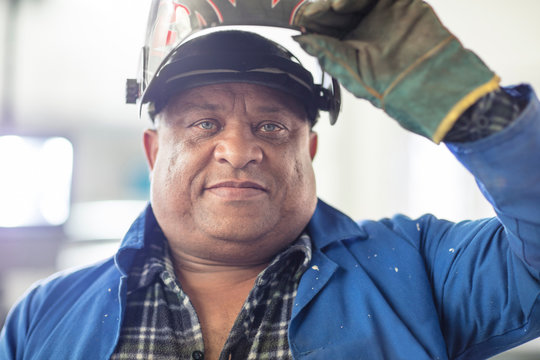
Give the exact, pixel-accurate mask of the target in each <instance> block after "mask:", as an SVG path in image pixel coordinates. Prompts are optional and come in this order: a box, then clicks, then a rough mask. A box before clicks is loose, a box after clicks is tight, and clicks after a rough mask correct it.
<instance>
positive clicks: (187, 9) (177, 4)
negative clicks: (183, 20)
mask: <svg viewBox="0 0 540 360" xmlns="http://www.w3.org/2000/svg"><path fill="white" fill-rule="evenodd" d="M173 5H174V10H175V12H176V9H178V8H182V9H184V11H185V12H186V13H187V14H188V15H191V11H190V10H189V8H188V7H187V6H186V5H184V4H179V3H176V2H175V3H174V4H173Z"/></svg>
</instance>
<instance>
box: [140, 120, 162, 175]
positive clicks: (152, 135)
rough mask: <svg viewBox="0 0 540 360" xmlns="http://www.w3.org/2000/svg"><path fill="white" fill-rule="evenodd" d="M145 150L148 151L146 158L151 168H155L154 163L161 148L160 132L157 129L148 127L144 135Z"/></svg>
mask: <svg viewBox="0 0 540 360" xmlns="http://www.w3.org/2000/svg"><path fill="white" fill-rule="evenodd" d="M143 144H144V152H145V153H146V160H147V161H148V166H149V167H150V170H154V164H155V163H156V157H157V153H158V148H159V140H158V134H157V131H156V130H152V129H147V130H146V131H145V132H144V135H143Z"/></svg>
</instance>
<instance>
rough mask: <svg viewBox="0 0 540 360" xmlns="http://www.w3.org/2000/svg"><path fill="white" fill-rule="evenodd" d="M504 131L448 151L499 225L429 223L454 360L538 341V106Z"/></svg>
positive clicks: (430, 253) (438, 297) (427, 249)
mask: <svg viewBox="0 0 540 360" xmlns="http://www.w3.org/2000/svg"><path fill="white" fill-rule="evenodd" d="M516 90H518V91H519V92H520V94H521V96H523V97H524V98H526V99H528V104H527V106H526V107H525V108H524V110H523V111H522V113H521V114H520V116H519V117H518V118H517V119H516V120H515V121H514V122H513V123H512V124H511V125H509V126H508V127H507V128H505V129H504V130H502V131H501V132H498V133H496V134H494V135H491V136H489V137H487V138H484V139H481V140H478V141H475V142H471V143H459V144H457V143H451V144H447V146H448V148H449V149H450V151H451V152H452V153H453V154H454V155H455V156H456V158H457V159H458V160H459V161H460V162H461V163H462V164H463V165H464V166H465V167H466V168H467V169H468V170H469V171H470V172H471V173H472V174H473V175H474V176H475V178H476V181H477V183H478V185H479V187H480V190H481V191H482V193H483V194H484V196H485V197H486V199H487V200H488V201H489V202H490V203H491V204H492V206H493V208H494V210H495V212H496V214H497V218H495V219H486V220H480V221H467V222H462V223H458V224H451V223H449V222H443V221H438V220H435V219H434V218H432V217H425V218H424V219H423V220H422V221H424V224H422V228H423V229H426V230H425V233H424V234H423V235H421V236H422V238H423V240H422V241H423V250H422V251H423V252H424V257H425V259H426V267H427V269H428V271H429V272H430V274H431V275H430V276H431V278H432V283H433V289H434V290H433V291H434V299H435V302H436V305H437V307H438V311H439V314H440V322H441V330H442V331H443V334H444V336H445V339H446V341H447V346H448V352H449V355H450V357H451V358H457V359H478V358H486V357H489V356H492V355H494V354H496V353H498V352H501V351H503V350H505V349H508V348H510V347H513V346H517V345H519V344H521V343H523V342H526V341H528V340H530V339H533V338H535V337H537V336H540V301H539V296H540V281H539V279H540V105H539V102H538V99H537V98H536V96H535V95H534V93H533V91H532V89H531V88H530V87H528V86H519V87H517V88H516Z"/></svg>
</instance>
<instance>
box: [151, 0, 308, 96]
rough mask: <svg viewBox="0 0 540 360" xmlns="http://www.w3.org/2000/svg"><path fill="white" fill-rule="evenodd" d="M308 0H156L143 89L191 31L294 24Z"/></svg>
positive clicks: (293, 27) (153, 5)
mask: <svg viewBox="0 0 540 360" xmlns="http://www.w3.org/2000/svg"><path fill="white" fill-rule="evenodd" d="M308 2H309V1H308V0H262V1H261V0H152V5H151V9H150V13H149V14H150V15H149V18H148V26H147V33H146V39H145V46H144V50H143V54H142V57H143V58H142V62H143V63H142V68H143V73H142V74H141V75H142V76H141V77H142V79H140V80H141V82H142V84H141V85H142V90H143V91H144V89H146V87H147V86H148V82H149V81H150V79H152V78H153V77H154V75H155V74H156V73H157V71H158V70H159V68H160V66H161V64H162V63H163V62H164V59H165V58H166V57H167V56H168V55H169V54H170V53H171V51H172V50H173V49H175V48H176V47H177V46H178V45H179V44H180V43H182V42H183V41H184V40H185V39H186V38H187V37H188V36H189V35H191V34H193V33H195V32H197V31H199V30H202V29H206V28H210V27H215V26H221V25H262V26H273V27H281V28H291V29H298V27H295V26H293V25H292V24H293V22H294V18H295V16H296V14H297V13H298V10H299V9H300V8H301V7H302V6H303V5H304V4H306V3H308Z"/></svg>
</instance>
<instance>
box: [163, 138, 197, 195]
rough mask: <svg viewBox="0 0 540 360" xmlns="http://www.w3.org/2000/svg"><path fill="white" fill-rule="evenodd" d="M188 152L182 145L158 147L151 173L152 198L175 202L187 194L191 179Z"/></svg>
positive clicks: (191, 171) (191, 163)
mask: <svg viewBox="0 0 540 360" xmlns="http://www.w3.org/2000/svg"><path fill="white" fill-rule="evenodd" d="M195 163H196V162H194V161H190V157H189V153H188V152H187V151H186V149H185V148H184V147H182V146H167V147H162V148H160V152H159V153H158V156H157V158H156V163H155V166H154V171H153V174H152V198H153V200H154V201H159V202H160V203H163V204H166V203H170V204H171V205H172V204H173V203H177V202H178V201H179V200H180V199H181V198H183V197H185V196H188V195H189V193H190V192H189V185H190V182H191V181H192V179H193V170H191V169H190V167H189V166H190V165H191V166H193V165H194V164H195Z"/></svg>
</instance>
